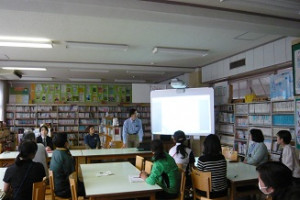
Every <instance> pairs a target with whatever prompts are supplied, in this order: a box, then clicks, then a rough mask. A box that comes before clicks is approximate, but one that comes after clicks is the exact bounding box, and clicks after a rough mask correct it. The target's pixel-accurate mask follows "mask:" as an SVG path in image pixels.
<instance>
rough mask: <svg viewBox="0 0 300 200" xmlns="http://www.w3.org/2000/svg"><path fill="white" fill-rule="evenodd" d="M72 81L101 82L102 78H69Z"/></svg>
mask: <svg viewBox="0 0 300 200" xmlns="http://www.w3.org/2000/svg"><path fill="white" fill-rule="evenodd" d="M69 80H70V81H79V82H80V81H81V82H100V81H101V79H100V78H69Z"/></svg>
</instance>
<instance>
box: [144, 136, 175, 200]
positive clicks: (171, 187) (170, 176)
mask: <svg viewBox="0 0 300 200" xmlns="http://www.w3.org/2000/svg"><path fill="white" fill-rule="evenodd" d="M151 151H152V153H153V154H154V156H153V158H152V160H153V161H154V162H153V166H152V170H151V173H150V174H147V173H146V172H144V171H142V172H141V174H140V177H141V178H142V179H144V180H145V181H146V183H148V184H150V185H154V184H157V185H159V186H160V187H162V189H163V191H161V192H158V193H156V198H157V199H171V198H176V197H178V195H179V187H180V173H179V171H178V167H177V165H176V163H175V160H174V159H173V158H172V157H171V156H170V155H169V154H168V153H166V152H164V148H163V143H162V142H161V140H153V141H152V143H151Z"/></svg>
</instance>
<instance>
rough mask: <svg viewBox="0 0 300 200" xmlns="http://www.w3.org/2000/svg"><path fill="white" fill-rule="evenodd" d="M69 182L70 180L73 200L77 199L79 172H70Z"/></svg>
mask: <svg viewBox="0 0 300 200" xmlns="http://www.w3.org/2000/svg"><path fill="white" fill-rule="evenodd" d="M69 182H70V189H71V195H72V200H77V173H76V172H73V173H72V174H70V176H69Z"/></svg>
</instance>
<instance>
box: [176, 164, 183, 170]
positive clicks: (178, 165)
mask: <svg viewBox="0 0 300 200" xmlns="http://www.w3.org/2000/svg"><path fill="white" fill-rule="evenodd" d="M176 165H177V167H178V169H182V170H184V169H183V164H182V163H176ZM184 171H185V170H184Z"/></svg>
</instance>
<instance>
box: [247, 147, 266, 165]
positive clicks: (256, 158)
mask: <svg viewBox="0 0 300 200" xmlns="http://www.w3.org/2000/svg"><path fill="white" fill-rule="evenodd" d="M265 151H266V149H265V148H264V143H263V142H261V143H258V144H257V145H256V146H255V149H254V150H253V152H252V154H251V157H247V163H248V164H250V165H257V164H259V163H260V162H261V160H262V159H263V157H264V156H265Z"/></svg>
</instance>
